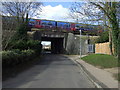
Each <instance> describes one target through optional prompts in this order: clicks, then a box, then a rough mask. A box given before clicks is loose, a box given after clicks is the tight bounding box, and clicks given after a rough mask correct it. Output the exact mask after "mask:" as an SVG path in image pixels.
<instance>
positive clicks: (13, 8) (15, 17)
mask: <svg viewBox="0 0 120 90" xmlns="http://www.w3.org/2000/svg"><path fill="white" fill-rule="evenodd" d="M41 6H42V3H41V2H32V1H31V2H12V1H11V2H2V10H1V14H2V16H3V17H2V20H3V21H2V22H3V25H2V26H3V38H2V41H3V45H2V46H3V50H4V49H6V48H8V46H9V45H8V44H9V42H10V40H11V38H12V37H13V36H14V35H15V33H16V32H19V33H21V32H22V33H21V34H24V33H25V34H27V31H26V28H25V29H24V28H22V29H21V30H19V31H16V30H17V29H18V28H20V27H22V26H24V25H25V26H27V24H28V21H29V18H31V17H33V16H37V15H40V12H41ZM6 30H7V31H6ZM23 38H24V37H21V39H23Z"/></svg>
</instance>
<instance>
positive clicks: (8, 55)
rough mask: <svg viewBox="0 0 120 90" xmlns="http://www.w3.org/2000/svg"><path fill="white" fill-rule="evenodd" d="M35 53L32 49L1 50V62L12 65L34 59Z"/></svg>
mask: <svg viewBox="0 0 120 90" xmlns="http://www.w3.org/2000/svg"><path fill="white" fill-rule="evenodd" d="M35 55H36V53H35V51H34V50H31V49H28V50H22V51H20V50H19V49H17V50H12V51H2V64H3V66H13V65H17V64H19V63H22V62H26V61H29V60H32V59H34V57H35Z"/></svg>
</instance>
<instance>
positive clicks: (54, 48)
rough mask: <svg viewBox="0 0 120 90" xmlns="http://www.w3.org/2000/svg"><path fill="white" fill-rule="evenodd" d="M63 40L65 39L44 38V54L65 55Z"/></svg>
mask: <svg viewBox="0 0 120 90" xmlns="http://www.w3.org/2000/svg"><path fill="white" fill-rule="evenodd" d="M63 39H64V38H50V37H49V38H48V37H42V45H43V51H44V53H52V54H62V53H63ZM45 44H46V45H45ZM47 44H49V45H47Z"/></svg>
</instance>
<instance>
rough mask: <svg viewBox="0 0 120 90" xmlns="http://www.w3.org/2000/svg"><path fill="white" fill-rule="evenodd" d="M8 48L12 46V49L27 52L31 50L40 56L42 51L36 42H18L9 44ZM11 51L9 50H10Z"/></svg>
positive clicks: (39, 44) (38, 42)
mask: <svg viewBox="0 0 120 90" xmlns="http://www.w3.org/2000/svg"><path fill="white" fill-rule="evenodd" d="M10 46H13V48H12V49H20V50H27V49H32V50H34V51H35V52H36V54H40V53H41V50H42V45H41V43H40V41H38V40H27V41H25V40H18V41H13V42H11V43H10ZM12 49H11V50H12Z"/></svg>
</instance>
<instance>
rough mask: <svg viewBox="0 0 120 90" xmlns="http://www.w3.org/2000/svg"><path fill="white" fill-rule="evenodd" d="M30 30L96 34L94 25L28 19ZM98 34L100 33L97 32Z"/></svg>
mask: <svg viewBox="0 0 120 90" xmlns="http://www.w3.org/2000/svg"><path fill="white" fill-rule="evenodd" d="M28 25H29V27H30V28H39V29H40V28H49V29H50V28H56V27H57V28H59V29H62V30H67V31H79V30H82V32H95V33H97V32H98V31H97V32H96V30H95V28H97V26H95V25H85V24H80V23H71V22H62V21H52V20H40V19H30V20H29V23H28ZM99 32H101V31H100V30H99Z"/></svg>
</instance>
